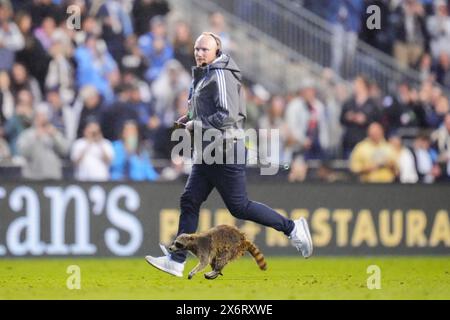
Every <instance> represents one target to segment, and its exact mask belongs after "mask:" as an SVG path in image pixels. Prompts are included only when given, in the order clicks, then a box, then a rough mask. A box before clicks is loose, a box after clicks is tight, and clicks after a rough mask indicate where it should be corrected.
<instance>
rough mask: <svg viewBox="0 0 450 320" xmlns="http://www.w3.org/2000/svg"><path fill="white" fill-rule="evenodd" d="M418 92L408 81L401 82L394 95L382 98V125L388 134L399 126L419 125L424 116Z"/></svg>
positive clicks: (395, 130)
mask: <svg viewBox="0 0 450 320" xmlns="http://www.w3.org/2000/svg"><path fill="white" fill-rule="evenodd" d="M417 96H418V94H417V92H415V90H414V89H412V88H410V86H409V84H408V82H406V81H405V82H401V83H400V84H399V86H398V89H397V91H396V94H395V95H392V96H386V97H385V98H384V99H383V126H384V128H385V129H386V132H387V133H388V135H390V134H391V133H395V132H397V131H398V129H400V128H407V127H419V126H420V124H421V119H422V118H423V117H424V115H423V109H422V108H421V106H420V104H419V103H418V101H417V100H418V97H417Z"/></svg>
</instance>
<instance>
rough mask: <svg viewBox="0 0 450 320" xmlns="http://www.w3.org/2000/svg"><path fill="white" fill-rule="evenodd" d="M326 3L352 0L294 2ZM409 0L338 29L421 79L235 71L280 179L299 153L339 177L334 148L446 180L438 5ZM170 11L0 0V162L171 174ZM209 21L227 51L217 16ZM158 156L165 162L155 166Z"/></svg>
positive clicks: (138, 1)
mask: <svg viewBox="0 0 450 320" xmlns="http://www.w3.org/2000/svg"><path fill="white" fill-rule="evenodd" d="M331 2H333V3H335V2H336V3H341V6H340V7H338V11H337V14H338V15H337V16H335V17H334V18H333V19H336V17H337V20H336V21H338V22H339V23H340V24H341V26H342V25H343V23H344V21H346V19H347V18H348V17H352V16H351V14H352V11H351V10H350V9H357V8H358V6H353V5H355V4H361V3H362V2H363V1H350V0H349V1H318V0H317V1H311V3H310V4H308V1H304V5H305V6H309V9H310V10H312V11H315V10H318V9H317V8H319V7H320V6H321V5H322V6H326V5H327V3H331ZM374 2H377V3H378V2H379V3H380V5H383V4H386V5H392V3H394V2H398V1H374ZM422 2H423V4H422V3H421V2H420V1H418V0H405V1H404V3H401V4H397V6H396V7H393V8H394V9H392V15H393V16H392V17H391V16H388V17H384V18H386V19H390V20H392V21H394V22H396V24H395V26H392V28H391V29H389V30H392V32H385V31H384V30H383V32H380V33H379V34H370V35H367V34H366V35H364V34H362V33H360V32H359V30H357V29H355V30H350V32H354V33H355V34H359V36H360V37H362V38H364V39H365V40H366V41H367V42H369V43H370V44H372V45H374V46H376V47H378V48H382V49H383V50H384V51H389V52H390V53H392V54H393V56H395V57H396V59H398V62H399V63H400V64H401V65H409V66H412V67H414V68H417V69H418V70H420V71H421V72H422V74H423V75H424V78H423V83H422V86H421V87H420V88H413V87H410V85H409V84H408V83H407V82H402V81H400V83H398V88H397V90H396V91H395V92H393V93H385V92H382V91H381V90H380V88H379V86H378V84H377V83H376V82H374V81H372V80H370V79H367V78H366V77H365V76H364V75H359V76H357V77H356V78H355V79H354V81H353V86H352V88H348V87H346V86H345V85H343V84H341V83H339V82H337V81H335V77H334V76H333V74H334V72H333V71H332V70H331V69H326V70H325V71H324V73H323V76H322V79H321V81H320V82H312V81H310V80H309V79H302V80H301V81H299V84H298V90H296V91H295V92H289V93H278V94H271V93H269V92H268V91H267V90H266V89H265V88H264V87H262V86H261V85H260V84H258V83H252V82H250V81H246V82H245V85H244V89H245V92H246V99H247V111H248V121H247V127H249V128H265V129H279V130H280V137H281V145H280V158H281V159H280V161H282V162H289V163H291V170H290V172H289V176H288V178H289V181H303V180H304V179H305V178H306V176H307V174H306V173H307V171H308V163H309V162H310V160H318V161H319V162H321V163H323V164H324V165H323V166H321V167H320V170H319V174H320V173H322V177H323V180H327V181H335V180H340V179H345V177H342V176H341V175H340V174H339V173H336V172H332V169H331V168H330V166H328V165H327V163H330V161H331V160H335V159H344V160H348V169H349V171H350V172H352V174H353V175H354V176H356V177H358V178H359V180H360V181H363V182H394V181H398V182H402V183H416V182H425V183H432V182H435V181H449V179H450V109H449V101H448V97H447V96H446V95H445V93H444V92H443V91H442V90H441V89H440V88H439V87H438V86H436V85H435V84H436V83H440V84H441V85H443V86H444V87H446V88H450V47H449V44H450V40H449V39H448V38H450V18H449V16H448V4H447V3H445V2H443V1H442V0H438V1H435V2H433V3H431V1H422ZM366 4H367V3H366ZM443 4H444V5H443ZM70 5H76V6H78V8H80V10H81V11H80V12H81V19H80V26H79V28H70V27H68V23H67V22H68V17H69V16H70V15H68V14H67V8H68V7H69V6H70ZM347 5H348V6H349V7H348V8H347V9H346V6H347ZM349 8H350V9H349ZM361 8H362V7H361ZM413 8H414V9H413ZM171 9H173V8H170V6H169V4H168V3H167V1H165V0H134V1H132V0H128V1H125V0H109V1H95V0H92V1H89V0H0V165H3V166H7V165H11V164H13V165H20V166H22V176H23V178H26V179H62V178H63V167H64V166H67V165H68V164H69V165H70V166H71V167H72V168H73V172H74V178H75V179H77V180H81V181H108V180H133V181H145V180H148V181H154V180H170V179H176V178H177V177H178V176H180V175H182V174H183V173H184V172H185V171H184V170H185V168H184V166H183V165H182V164H180V162H179V161H174V160H175V159H170V154H171V147H172V146H173V142H171V141H170V134H171V131H172V128H173V123H174V121H175V120H176V119H178V118H179V117H180V116H181V115H183V114H185V113H186V112H187V99H188V94H189V87H190V84H191V78H190V68H191V66H192V65H194V60H193V46H194V40H195V39H194V37H195V35H193V34H192V31H191V26H190V25H189V24H188V23H187V22H185V21H183V20H177V21H174V22H173V23H169V22H168V21H171V20H169V19H167V17H168V15H170V12H171ZM342 10H343V11H342ZM321 12H332V11H323V10H322V9H320V10H319V13H321ZM355 12H356V13H358V12H357V11H355ZM389 12H391V11H389ZM356 13H355V16H354V17H353V18H356ZM359 16H361V12H359ZM327 18H329V17H327ZM344 18H345V19H344ZM72 22H76V20H73V21H72ZM209 23H210V30H211V31H213V32H215V33H216V34H219V35H220V36H221V38H222V39H223V44H224V51H225V52H227V51H232V50H233V47H235V44H234V43H233V39H232V35H230V34H229V33H228V32H227V27H226V21H225V19H224V17H223V16H222V15H221V14H220V13H218V12H216V13H212V14H211V15H210V16H209ZM349 23H350V22H349ZM350 24H351V25H358V23H355V21H353V22H351V23H350ZM359 24H361V21H360V22H359ZM344 29H345V28H344ZM345 30H346V32H347V31H348V29H345ZM391 33H392V37H390V36H391ZM383 37H388V38H389V39H385V38H383ZM385 47H386V48H385ZM335 63H337V64H339V62H338V61H337V62H336V61H335ZM334 68H337V67H336V66H334ZM299 78H301V77H299ZM408 134H409V136H408ZM161 159H165V160H168V161H167V163H169V165H168V166H167V167H166V168H163V169H162V170H161V169H159V170H156V169H155V166H154V164H155V161H157V160H161ZM170 163H171V164H170Z"/></svg>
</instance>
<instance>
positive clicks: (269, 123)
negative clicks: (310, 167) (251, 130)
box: [255, 95, 290, 163]
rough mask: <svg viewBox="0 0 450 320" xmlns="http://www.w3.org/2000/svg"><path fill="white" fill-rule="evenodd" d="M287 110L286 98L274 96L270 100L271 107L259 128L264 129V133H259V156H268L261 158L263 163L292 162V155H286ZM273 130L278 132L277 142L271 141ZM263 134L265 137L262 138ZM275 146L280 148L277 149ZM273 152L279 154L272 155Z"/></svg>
mask: <svg viewBox="0 0 450 320" xmlns="http://www.w3.org/2000/svg"><path fill="white" fill-rule="evenodd" d="M285 110H286V100H285V99H284V97H282V96H280V95H274V96H272V98H271V99H270V107H269V109H268V110H267V112H266V114H265V115H263V116H262V117H261V118H260V119H259V125H258V127H259V128H262V129H264V131H262V130H261V131H260V132H259V134H260V140H259V148H260V151H259V152H260V153H259V155H265V156H267V158H265V159H261V157H260V159H259V160H260V161H261V162H262V163H285V162H287V161H290V155H287V154H285V144H286V141H287V139H288V137H289V129H288V126H287V124H286V121H285ZM265 130H268V131H265ZM271 130H277V131H278V134H279V137H278V139H277V141H273V140H272V139H271V138H272V136H271ZM266 133H267V134H266ZM263 134H264V135H265V136H261V135H263ZM261 138H263V139H264V143H262V141H261ZM275 146H276V147H278V148H275ZM272 150H274V151H276V152H278V154H276V155H275V154H272ZM255 156H257V155H255Z"/></svg>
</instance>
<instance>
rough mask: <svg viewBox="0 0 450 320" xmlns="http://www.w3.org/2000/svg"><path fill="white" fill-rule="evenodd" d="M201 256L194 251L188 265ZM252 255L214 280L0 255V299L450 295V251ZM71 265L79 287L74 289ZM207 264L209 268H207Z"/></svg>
mask: <svg viewBox="0 0 450 320" xmlns="http://www.w3.org/2000/svg"><path fill="white" fill-rule="evenodd" d="M195 263H196V260H194V259H193V258H189V261H188V263H187V265H186V269H185V270H190V269H191V268H192V267H193V266H194V265H195ZM267 263H268V270H267V271H265V272H263V271H260V270H259V269H258V268H257V266H256V264H255V262H254V261H253V260H251V259H250V258H242V259H240V260H238V261H236V262H233V263H231V264H230V265H228V266H227V267H226V268H225V269H224V276H223V277H219V278H218V279H216V280H213V281H210V280H206V279H204V278H203V274H197V275H196V276H195V277H194V278H193V279H192V280H188V279H187V273H188V272H186V271H185V275H186V277H185V278H176V277H172V276H170V275H167V274H165V273H162V272H160V271H158V270H156V269H155V268H153V267H151V266H150V265H148V264H147V262H146V261H145V260H144V259H143V258H141V259H69V258H68V259H28V260H25V259H1V260H0V299H169V300H175V299H244V300H250V299H450V257H427V258H425V257H373V258H366V257H364V258H330V257H314V258H312V259H309V260H304V259H301V258H279V257H267ZM69 265H78V266H79V267H80V270H81V289H80V290H69V289H67V287H66V280H67V278H68V277H69V276H70V275H69V274H67V273H66V270H67V267H68V266H69ZM369 265H377V266H379V267H380V269H381V289H379V290H369V289H368V288H367V285H366V283H367V278H368V277H369V276H370V274H367V272H366V270H367V267H368V266H369ZM206 271H207V270H206Z"/></svg>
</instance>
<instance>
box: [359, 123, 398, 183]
mask: <svg viewBox="0 0 450 320" xmlns="http://www.w3.org/2000/svg"><path fill="white" fill-rule="evenodd" d="M350 170H351V171H352V172H353V173H354V174H356V175H358V177H359V180H360V181H361V182H375V183H382V182H393V181H394V180H395V176H396V172H397V161H396V158H395V153H394V151H393V149H392V147H391V146H390V145H389V143H387V142H386V140H385V139H384V132H383V127H382V126H381V124H379V123H377V122H374V123H372V124H371V125H370V126H369V128H368V130H367V138H366V139H364V140H363V141H361V142H359V143H358V144H357V145H356V146H355V149H354V150H353V151H352V154H351V157H350Z"/></svg>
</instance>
